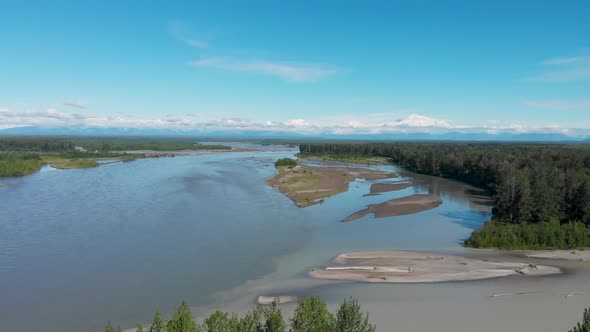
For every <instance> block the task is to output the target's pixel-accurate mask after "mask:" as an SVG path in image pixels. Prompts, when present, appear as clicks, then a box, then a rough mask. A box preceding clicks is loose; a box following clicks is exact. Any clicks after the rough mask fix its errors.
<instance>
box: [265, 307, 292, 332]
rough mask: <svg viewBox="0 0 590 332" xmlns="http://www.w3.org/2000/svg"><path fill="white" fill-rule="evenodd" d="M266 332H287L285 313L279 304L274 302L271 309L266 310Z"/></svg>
mask: <svg viewBox="0 0 590 332" xmlns="http://www.w3.org/2000/svg"><path fill="white" fill-rule="evenodd" d="M264 319H265V320H266V322H265V323H264V330H263V331H264V332H286V331H287V327H286V325H285V320H284V319H283V313H282V312H281V309H280V308H279V305H278V304H277V302H273V303H272V304H271V305H270V307H268V308H266V309H265V310H264Z"/></svg>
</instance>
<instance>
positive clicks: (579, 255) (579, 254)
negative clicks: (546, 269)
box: [522, 250, 590, 262]
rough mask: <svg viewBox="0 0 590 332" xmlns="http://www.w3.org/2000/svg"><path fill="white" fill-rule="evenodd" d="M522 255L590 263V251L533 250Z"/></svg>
mask: <svg viewBox="0 0 590 332" xmlns="http://www.w3.org/2000/svg"><path fill="white" fill-rule="evenodd" d="M522 253H523V254H524V255H525V256H526V257H534V258H548V259H565V260H574V261H586V262H590V250H535V251H523V252H522Z"/></svg>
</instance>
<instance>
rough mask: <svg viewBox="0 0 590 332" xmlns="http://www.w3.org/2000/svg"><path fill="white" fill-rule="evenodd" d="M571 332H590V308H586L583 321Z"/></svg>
mask: <svg viewBox="0 0 590 332" xmlns="http://www.w3.org/2000/svg"><path fill="white" fill-rule="evenodd" d="M569 332H590V310H588V309H586V310H584V317H583V318H582V321H581V322H580V323H578V324H577V325H576V326H574V329H573V330H570V331H569Z"/></svg>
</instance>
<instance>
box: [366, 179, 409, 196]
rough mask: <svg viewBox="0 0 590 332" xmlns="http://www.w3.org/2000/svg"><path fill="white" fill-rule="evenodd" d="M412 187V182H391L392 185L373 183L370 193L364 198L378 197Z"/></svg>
mask: <svg viewBox="0 0 590 332" xmlns="http://www.w3.org/2000/svg"><path fill="white" fill-rule="evenodd" d="M411 186H412V182H410V181H400V182H390V183H373V184H372V185H371V189H370V193H368V194H366V195H364V196H376V195H379V194H381V193H386V192H390V191H398V190H403V189H406V188H409V187H411Z"/></svg>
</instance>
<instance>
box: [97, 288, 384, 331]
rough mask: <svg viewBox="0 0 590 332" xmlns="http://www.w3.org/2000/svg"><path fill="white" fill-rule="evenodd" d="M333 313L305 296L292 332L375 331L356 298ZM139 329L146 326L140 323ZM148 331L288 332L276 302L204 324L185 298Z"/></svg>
mask: <svg viewBox="0 0 590 332" xmlns="http://www.w3.org/2000/svg"><path fill="white" fill-rule="evenodd" d="M337 317H338V319H336V318H335V317H334V315H332V314H331V313H330V312H329V311H328V309H327V307H326V304H325V303H324V302H323V301H322V300H321V299H320V298H319V297H317V296H312V297H310V298H307V299H304V300H302V301H300V302H299V303H298V304H297V308H296V310H295V314H294V316H293V318H292V319H291V330H290V331H291V332H375V326H374V325H372V324H370V323H369V316H368V314H363V313H362V312H361V311H360V305H359V304H358V302H357V300H355V299H352V298H351V299H349V300H345V301H344V302H343V303H342V305H341V306H340V309H339V310H338V313H337ZM137 331H138V332H143V328H142V327H141V326H140V325H139V324H138V326H137ZM148 331H149V332H201V331H206V332H286V331H287V324H286V323H285V320H284V319H283V313H282V312H281V309H280V308H279V305H278V304H277V303H276V302H273V303H272V304H271V305H269V306H267V307H262V306H258V307H256V308H255V309H254V310H252V311H250V312H248V313H247V314H246V315H245V316H244V317H243V318H242V319H238V316H237V315H235V314H228V313H225V312H221V311H215V312H214V313H213V314H211V315H210V316H209V317H207V318H205V320H204V324H203V328H201V327H199V325H198V324H197V322H196V321H195V320H193V317H192V313H191V310H190V308H189V306H188V305H187V304H186V302H184V301H183V302H182V303H181V304H180V306H179V307H178V309H177V310H176V312H175V313H174V315H173V316H172V318H171V319H170V320H169V321H168V322H165V321H164V320H163V319H162V316H161V315H160V313H159V312H156V314H155V315H154V319H153V321H152V325H151V327H150V328H149V330H148ZM105 332H115V330H114V329H113V326H112V325H111V322H107V324H106V325H105Z"/></svg>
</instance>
